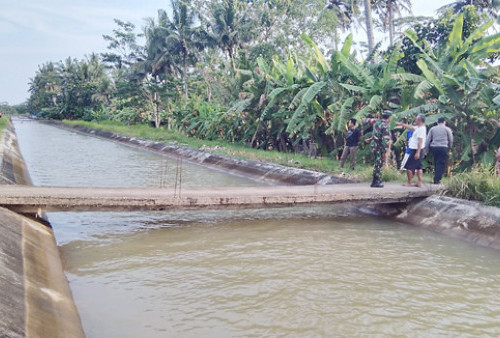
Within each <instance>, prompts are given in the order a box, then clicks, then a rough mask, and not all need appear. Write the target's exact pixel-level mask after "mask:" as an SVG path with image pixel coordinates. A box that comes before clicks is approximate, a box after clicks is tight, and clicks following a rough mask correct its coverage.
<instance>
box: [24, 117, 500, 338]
mask: <svg viewBox="0 0 500 338" xmlns="http://www.w3.org/2000/svg"><path fill="white" fill-rule="evenodd" d="M15 128H16V131H17V134H18V137H19V142H20V147H21V151H22V153H23V155H24V157H25V159H26V162H27V165H28V168H29V171H30V174H31V177H32V180H33V182H34V184H35V185H58V186H112V187H139V186H150V187H153V186H154V187H157V186H160V185H168V184H174V181H175V174H176V173H178V170H177V168H178V163H177V162H178V161H177V159H170V158H165V157H161V156H158V155H156V154H152V153H148V152H144V151H140V150H136V149H133V148H129V147H125V146H122V145H119V144H116V143H112V142H109V141H105V140H101V139H98V138H94V137H90V136H85V135H80V134H76V133H73V132H69V131H66V130H61V129H57V128H54V127H51V126H47V125H43V124H40V123H38V122H34V121H24V120H16V121H15ZM182 167H183V168H182V177H183V183H182V184H183V186H185V187H188V186H189V187H209V186H254V185H258V184H261V183H258V182H255V181H251V180H246V179H244V178H241V177H236V176H231V175H227V174H225V173H223V172H218V171H214V170H209V169H206V168H203V167H200V166H198V165H190V164H188V163H183V166H182ZM49 220H50V221H51V223H52V225H53V227H54V231H55V234H56V239H57V242H58V245H59V247H60V251H61V255H62V259H63V262H64V265H65V270H66V276H67V278H68V280H69V282H70V287H71V289H72V292H73V295H74V298H75V301H76V304H77V307H78V309H79V311H80V315H81V318H82V322H83V326H84V329H85V332H86V334H87V336H89V337H172V336H175V337H200V336H211V337H222V336H353V335H354V336H356V335H365V334H366V335H384V336H385V335H407V336H439V335H452V336H456V335H460V336H471V337H472V336H474V337H475V336H480V335H486V336H498V335H499V334H500V297H499V296H498V295H499V294H500V255H499V253H498V252H497V251H493V250H488V249H484V248H480V247H476V246H473V245H471V244H468V243H465V242H461V241H457V240H453V239H450V238H447V237H445V236H442V235H437V234H434V233H430V232H427V231H425V230H422V229H418V228H414V227H411V226H408V225H405V224H402V223H398V222H394V221H392V220H388V219H384V218H375V217H370V216H363V215H358V214H356V213H353V212H352V210H350V209H349V208H343V207H339V206H336V207H327V206H323V207H312V208H295V209H290V208H289V209H264V210H238V211H230V210H227V211H226V210H218V211H207V210H205V211H192V212H168V213H165V212H163V213H161V212H155V213H113V212H111V213H50V214H49Z"/></svg>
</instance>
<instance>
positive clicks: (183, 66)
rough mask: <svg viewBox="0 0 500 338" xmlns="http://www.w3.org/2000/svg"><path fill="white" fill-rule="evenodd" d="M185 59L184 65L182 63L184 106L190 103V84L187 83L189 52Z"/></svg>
mask: <svg viewBox="0 0 500 338" xmlns="http://www.w3.org/2000/svg"><path fill="white" fill-rule="evenodd" d="M183 57H184V60H183V65H182V83H183V85H184V107H187V103H188V95H189V94H188V84H187V80H186V77H187V74H186V73H187V54H186V53H184V56H183Z"/></svg>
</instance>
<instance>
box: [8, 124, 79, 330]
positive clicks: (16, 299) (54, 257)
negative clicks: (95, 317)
mask: <svg viewBox="0 0 500 338" xmlns="http://www.w3.org/2000/svg"><path fill="white" fill-rule="evenodd" d="M0 169H1V172H0V181H1V184H23V185H29V184H31V180H30V177H29V174H28V171H27V169H26V165H25V163H24V160H23V157H22V155H21V153H20V151H19V147H18V144H17V137H16V134H15V131H14V129H13V127H12V124H9V126H8V127H7V128H6V129H5V130H4V131H3V133H2V135H1V142H0ZM0 232H1V234H2V235H1V236H0V252H1V256H0V318H1V320H0V336H2V337H83V336H84V333H83V329H82V326H81V321H80V317H79V314H78V311H77V309H76V306H75V304H74V302H73V297H72V294H71V291H70V288H69V285H68V281H67V279H66V277H65V275H64V272H63V268H62V264H61V259H60V256H59V251H58V248H57V245H56V241H55V238H54V234H53V231H52V229H51V228H50V227H48V226H47V225H45V224H43V223H41V222H37V221H35V220H32V219H29V218H27V217H24V216H21V215H18V214H16V213H14V212H12V211H10V210H7V209H4V208H0Z"/></svg>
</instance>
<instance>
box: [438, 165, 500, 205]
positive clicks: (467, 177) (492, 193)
mask: <svg viewBox="0 0 500 338" xmlns="http://www.w3.org/2000/svg"><path fill="white" fill-rule="evenodd" d="M444 193H445V194H446V195H449V196H453V197H458V198H463V199H467V200H476V201H481V202H483V203H484V204H486V205H491V206H495V207H500V178H499V177H498V176H495V175H494V172H493V168H492V167H489V168H486V167H483V166H476V167H473V168H472V169H471V170H470V171H467V172H463V173H459V174H457V175H454V176H453V177H451V178H450V180H449V181H448V183H447V184H446V190H445V192H444Z"/></svg>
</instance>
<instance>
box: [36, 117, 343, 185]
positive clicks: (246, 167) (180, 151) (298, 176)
mask: <svg viewBox="0 0 500 338" xmlns="http://www.w3.org/2000/svg"><path fill="white" fill-rule="evenodd" d="M43 122H44V123H46V124H49V125H53V126H56V127H60V128H64V129H67V130H72V131H76V132H79V133H83V134H88V135H94V136H98V137H101V138H105V139H108V140H113V141H115V142H119V143H122V144H126V145H129V146H134V147H138V148H142V149H147V150H150V151H154V152H156V153H161V154H166V155H170V156H175V157H177V156H181V157H182V158H185V159H187V160H188V161H191V162H194V163H198V164H202V165H204V166H207V167H212V168H215V169H221V170H224V171H226V172H229V173H232V174H236V175H240V176H245V177H250V178H253V179H256V180H262V181H267V182H270V183H276V184H289V185H312V184H319V185H325V184H342V183H353V182H352V181H351V180H348V179H346V178H342V177H335V176H332V175H327V174H325V173H321V172H317V171H312V170H305V169H299V168H292V167H287V166H283V165H279V164H272V163H267V162H260V161H254V160H242V159H235V158H230V157H226V156H221V155H216V154H211V153H208V152H206V151H203V150H198V149H192V148H187V147H181V146H178V145H169V144H166V143H162V142H154V141H148V140H143V139H138V138H133V137H128V136H123V135H118V134H114V133H111V132H107V131H101V130H95V129H89V128H85V127H81V126H70V125H67V124H65V123H62V122H60V121H53V120H49V121H43Z"/></svg>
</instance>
